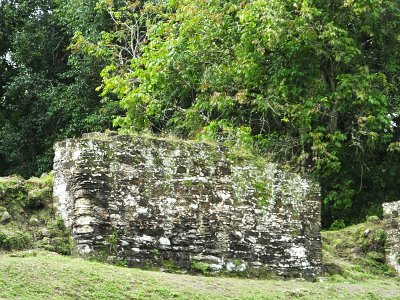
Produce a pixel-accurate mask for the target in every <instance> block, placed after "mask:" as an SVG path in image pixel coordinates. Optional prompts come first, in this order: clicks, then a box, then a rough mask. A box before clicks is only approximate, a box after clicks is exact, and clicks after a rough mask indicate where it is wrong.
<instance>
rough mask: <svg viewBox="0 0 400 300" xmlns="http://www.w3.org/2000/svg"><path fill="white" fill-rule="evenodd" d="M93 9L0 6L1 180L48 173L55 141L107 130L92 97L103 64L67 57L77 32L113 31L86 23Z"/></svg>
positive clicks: (102, 23) (74, 4) (39, 3)
mask: <svg viewBox="0 0 400 300" xmlns="http://www.w3.org/2000/svg"><path fill="white" fill-rule="evenodd" d="M95 4H96V2H95V1H58V2H56V1H53V0H34V1H19V0H4V1H1V3H0V20H1V21H0V22H2V24H1V27H0V38H1V42H0V45H1V46H0V51H1V52H0V58H1V59H0V68H1V71H0V74H1V75H0V81H1V82H0V83H1V84H0V99H1V101H0V112H1V113H0V167H1V168H0V175H5V174H10V173H19V174H21V175H23V176H31V175H34V174H36V175H38V174H40V173H41V172H44V171H48V170H50V169H51V165H52V146H53V143H54V142H55V141H56V140H58V139H63V138H65V137H70V136H74V135H78V134H80V133H82V132H85V131H92V130H102V129H104V128H105V127H107V126H109V113H108V112H107V110H106V109H103V110H100V109H101V107H102V104H101V102H100V98H99V96H98V93H97V92H96V91H95V88H96V87H97V86H98V85H100V82H101V80H100V76H99V72H100V70H101V69H102V67H104V65H105V61H104V60H101V59H99V58H95V57H92V56H89V55H87V54H83V53H80V52H75V53H72V52H71V51H70V50H68V46H69V44H70V38H71V37H72V35H73V33H74V32H75V31H76V30H82V28H84V29H85V30H86V33H87V34H89V33H90V34H92V35H94V34H95V33H96V32H97V33H98V32H99V31H100V30H103V29H108V28H109V27H110V26H111V25H112V23H110V22H109V21H107V19H105V18H103V19H102V18H101V17H98V20H97V19H96V20H95V22H92V20H91V19H90V18H87V16H88V15H89V12H90V13H91V14H93V9H94V6H95ZM67 8H68V9H67ZM73 8H76V10H75V11H74V14H72V11H71V9H73Z"/></svg>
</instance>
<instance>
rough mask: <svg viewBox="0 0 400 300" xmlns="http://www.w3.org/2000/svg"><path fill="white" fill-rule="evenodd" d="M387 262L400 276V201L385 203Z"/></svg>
mask: <svg viewBox="0 0 400 300" xmlns="http://www.w3.org/2000/svg"><path fill="white" fill-rule="evenodd" d="M383 217H384V220H385V225H386V228H385V229H386V232H387V239H386V244H385V248H386V249H385V252H386V262H387V263H388V265H390V266H392V267H393V268H394V269H395V270H396V271H397V273H398V274H400V201H396V202H388V203H383Z"/></svg>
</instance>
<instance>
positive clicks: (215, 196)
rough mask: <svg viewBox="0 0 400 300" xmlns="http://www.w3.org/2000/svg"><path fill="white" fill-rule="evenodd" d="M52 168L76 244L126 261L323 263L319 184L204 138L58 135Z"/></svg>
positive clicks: (239, 265)
mask: <svg viewBox="0 0 400 300" xmlns="http://www.w3.org/2000/svg"><path fill="white" fill-rule="evenodd" d="M54 172H55V173H54V174H55V182H54V195H55V197H56V199H57V201H58V210H59V213H60V215H61V216H62V218H63V219H64V221H65V224H66V225H67V226H68V228H70V229H71V231H72V235H73V237H74V239H75V241H76V243H77V249H78V251H79V252H80V253H83V254H92V255H103V256H104V257H108V258H118V259H123V260H125V261H127V262H128V264H129V265H130V266H163V265H168V266H171V265H172V266H174V267H179V268H182V269H195V268H197V267H198V266H199V265H200V266H201V267H202V268H207V269H208V270H209V271H236V272H246V271H247V270H250V269H251V271H252V273H254V270H255V271H257V270H260V271H261V270H263V271H265V270H273V271H274V272H276V273H277V274H279V275H283V276H314V275H317V274H319V273H320V270H321V238H320V210H321V207H320V200H319V188H318V186H317V185H316V184H314V183H312V182H311V181H309V180H306V179H304V178H301V177H300V176H298V175H296V174H293V173H289V172H286V171H282V170H280V169H279V168H277V167H276V165H274V164H271V163H266V162H264V161H254V160H249V159H245V158H243V157H240V156H238V155H234V154H232V153H230V152H228V151H227V150H226V149H225V148H223V147H219V146H213V145H208V144H202V143H191V142H184V141H166V140H160V139H155V138H148V137H147V138H146V137H133V136H123V135H114V134H89V135H86V136H84V137H83V138H81V139H68V140H66V141H63V142H60V143H57V144H56V145H55V160H54ZM199 263H200V264H199ZM255 273H257V272H255Z"/></svg>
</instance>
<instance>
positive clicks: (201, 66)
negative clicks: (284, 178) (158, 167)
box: [0, 0, 400, 228]
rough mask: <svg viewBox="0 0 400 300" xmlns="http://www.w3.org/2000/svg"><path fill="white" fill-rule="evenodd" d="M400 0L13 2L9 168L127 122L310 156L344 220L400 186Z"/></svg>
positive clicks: (2, 131)
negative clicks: (61, 143)
mask: <svg viewBox="0 0 400 300" xmlns="http://www.w3.org/2000/svg"><path fill="white" fill-rule="evenodd" d="M399 44H400V2H399V1H397V0H386V1H383V0H299V1H286V0H248V1H240V0H181V1H176V0H169V1H167V0H153V1H151V0H147V1H135V0H130V1H128V0H114V1H113V0H1V1H0V176H4V175H9V174H19V175H22V176H24V177H29V176H32V175H40V174H41V173H42V172H45V171H48V170H50V169H51V166H52V151H53V150H52V146H53V143H54V142H55V141H56V140H61V139H63V138H66V137H73V136H79V135H80V134H81V133H83V132H89V131H103V130H106V129H107V128H120V129H123V130H130V131H150V132H153V133H155V134H174V135H178V136H180V137H183V138H190V139H207V140H215V141H219V142H222V143H225V144H227V145H228V146H231V147H243V148H245V149H248V150H249V151H254V152H257V153H259V154H261V155H265V156H269V157H271V158H272V159H274V160H276V161H279V162H281V163H284V164H288V165H290V166H291V167H292V168H296V169H297V170H298V171H299V172H304V173H307V174H309V176H312V177H314V178H315V179H316V180H318V181H319V182H320V184H321V187H322V201H323V224H324V226H325V227H329V226H332V227H333V228H340V227H343V226H344V225H349V224H352V223H356V222H359V221H361V220H364V218H365V216H367V215H379V214H381V203H382V202H384V201H392V200H398V199H400V188H399V186H400V156H399V151H400V140H399V137H400V129H399V127H398V126H399V125H398V124H399V121H400V111H399V110H400V91H399V87H400V86H399V83H400V47H399V46H400V45H399Z"/></svg>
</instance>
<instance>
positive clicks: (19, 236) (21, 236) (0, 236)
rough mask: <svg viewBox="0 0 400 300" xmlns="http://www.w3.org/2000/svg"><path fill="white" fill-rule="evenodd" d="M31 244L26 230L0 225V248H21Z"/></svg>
mask: <svg viewBox="0 0 400 300" xmlns="http://www.w3.org/2000/svg"><path fill="white" fill-rule="evenodd" d="M30 246H32V238H31V236H30V235H29V234H27V233H26V232H22V231H19V230H10V229H8V230H7V229H6V228H3V226H1V227H0V249H3V250H22V249H26V248H28V247H30Z"/></svg>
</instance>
